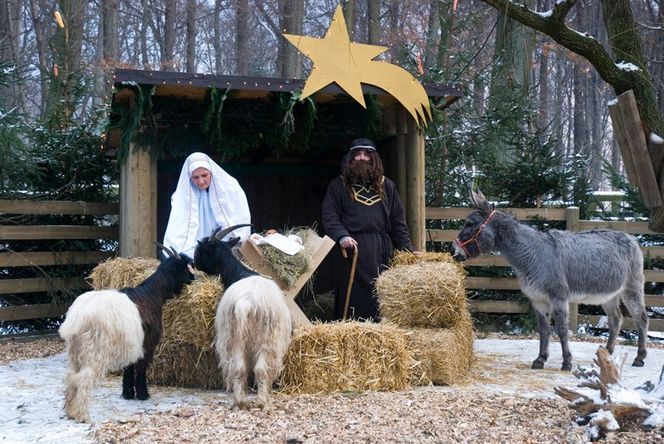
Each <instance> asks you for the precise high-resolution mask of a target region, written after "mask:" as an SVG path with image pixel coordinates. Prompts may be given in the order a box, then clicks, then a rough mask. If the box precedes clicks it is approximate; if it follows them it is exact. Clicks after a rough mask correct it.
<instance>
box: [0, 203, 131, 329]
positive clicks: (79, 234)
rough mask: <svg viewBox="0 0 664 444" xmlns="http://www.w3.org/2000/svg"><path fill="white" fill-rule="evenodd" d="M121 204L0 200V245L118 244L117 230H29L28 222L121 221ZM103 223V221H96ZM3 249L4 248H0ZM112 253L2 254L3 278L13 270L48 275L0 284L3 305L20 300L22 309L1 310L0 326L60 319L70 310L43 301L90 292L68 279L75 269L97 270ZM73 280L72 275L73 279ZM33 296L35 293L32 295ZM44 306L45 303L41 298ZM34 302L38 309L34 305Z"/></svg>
mask: <svg viewBox="0 0 664 444" xmlns="http://www.w3.org/2000/svg"><path fill="white" fill-rule="evenodd" d="M118 211H119V205H118V204H117V203H98V202H70V201H29V200H0V216H1V217H2V219H3V224H2V225H0V242H4V241H36V240H40V241H41V240H51V239H54V240H62V239H67V240H117V239H118V227H117V226H103V225H102V224H101V223H96V224H94V225H28V224H26V223H25V220H26V216H32V215H73V216H107V215H113V216H114V215H117V214H118ZM98 220H101V219H98ZM0 247H2V245H0ZM115 255H116V253H115V252H114V251H2V252H0V271H2V274H3V276H4V277H6V276H7V275H9V273H8V271H9V269H15V268H21V267H22V268H26V267H34V268H35V269H40V268H41V267H49V274H50V273H51V272H53V271H55V275H57V277H54V276H55V275H54V276H49V275H47V273H43V276H40V277H25V278H19V279H12V278H0V300H1V299H6V298H13V299H19V300H20V301H21V302H22V303H21V304H15V303H14V301H12V303H9V304H7V303H6V302H5V305H4V306H0V321H20V320H27V319H42V318H51V317H55V316H60V315H62V314H64V313H65V312H66V310H67V308H68V307H67V306H66V305H65V304H56V303H40V302H38V300H39V299H40V297H39V295H40V294H43V293H53V292H55V291H76V292H79V291H83V290H86V289H89V288H90V285H89V284H88V283H87V282H86V280H85V278H84V277H83V276H80V275H78V276H68V269H70V268H71V266H72V265H94V264H97V263H99V262H101V261H104V260H106V259H108V258H111V257H114V256H115ZM69 274H71V272H70V273H69ZM30 293H34V295H31V294H30ZM41 299H42V300H43V298H41ZM31 300H34V301H35V303H30V302H31Z"/></svg>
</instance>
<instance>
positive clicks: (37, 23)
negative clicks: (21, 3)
mask: <svg viewBox="0 0 664 444" xmlns="http://www.w3.org/2000/svg"><path fill="white" fill-rule="evenodd" d="M42 3H43V1H39V0H30V16H31V18H32V26H33V27H34V30H35V42H36V45H37V58H38V60H39V72H40V74H41V75H40V78H41V82H40V83H41V105H40V108H39V111H40V114H42V113H44V111H45V110H46V104H47V103H48V83H49V82H48V79H49V67H48V62H47V59H46V49H47V47H48V37H47V30H48V29H49V25H50V22H49V23H47V20H49V21H50V17H48V16H46V17H45V16H44V15H42V14H41V12H44V11H47V8H46V6H45V5H43V4H42Z"/></svg>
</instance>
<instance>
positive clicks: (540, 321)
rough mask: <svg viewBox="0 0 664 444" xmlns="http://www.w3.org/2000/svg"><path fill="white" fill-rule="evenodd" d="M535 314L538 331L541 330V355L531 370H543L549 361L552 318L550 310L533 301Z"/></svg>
mask: <svg viewBox="0 0 664 444" xmlns="http://www.w3.org/2000/svg"><path fill="white" fill-rule="evenodd" d="M531 304H532V305H533V308H534V309H535V314H536V315H537V329H538V330H539V340H540V342H539V355H538V356H537V359H535V360H534V361H533V365H532V366H531V367H530V368H533V369H542V368H544V363H545V362H546V360H547V359H549V337H550V336H551V318H550V317H549V313H548V309H549V307H546V306H544V305H542V304H536V303H535V302H534V301H531Z"/></svg>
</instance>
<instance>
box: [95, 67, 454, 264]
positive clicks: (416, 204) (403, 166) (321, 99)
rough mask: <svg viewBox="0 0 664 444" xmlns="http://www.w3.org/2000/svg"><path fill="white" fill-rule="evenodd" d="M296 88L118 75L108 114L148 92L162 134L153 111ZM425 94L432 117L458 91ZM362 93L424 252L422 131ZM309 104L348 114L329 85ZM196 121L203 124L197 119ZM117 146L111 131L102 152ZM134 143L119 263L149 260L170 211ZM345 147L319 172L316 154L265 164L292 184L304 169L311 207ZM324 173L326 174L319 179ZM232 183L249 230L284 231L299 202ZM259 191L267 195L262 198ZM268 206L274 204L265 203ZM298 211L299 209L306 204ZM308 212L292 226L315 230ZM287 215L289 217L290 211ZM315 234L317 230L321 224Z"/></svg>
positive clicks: (210, 78)
mask: <svg viewBox="0 0 664 444" xmlns="http://www.w3.org/2000/svg"><path fill="white" fill-rule="evenodd" d="M303 83H304V81H303V80H288V79H274V78H258V77H235V76H215V75H207V74H186V73H174V72H158V71H137V70H117V71H116V72H115V75H114V84H115V87H116V89H117V92H116V93H115V94H114V96H113V107H114V108H115V107H123V106H124V107H125V108H126V109H132V107H133V108H135V107H136V105H135V104H136V101H137V97H136V95H135V93H133V92H132V89H131V88H122V87H123V86H124V85H128V84H131V85H148V86H150V87H153V88H154V89H153V90H152V93H151V96H152V98H151V100H152V101H153V102H154V105H152V110H151V111H152V113H153V115H154V116H155V121H156V124H157V126H158V127H160V128H165V127H167V125H169V123H168V122H160V121H159V118H160V115H162V114H163V113H164V112H165V111H167V110H165V109H160V108H159V106H161V107H162V108H167V107H169V106H173V105H175V104H178V103H180V102H182V101H186V102H187V103H190V104H192V103H193V104H194V105H195V104H197V103H204V102H205V101H206V100H208V99H209V94H210V90H211V88H217V89H224V90H225V91H226V92H227V94H228V95H229V96H228V97H229V99H228V100H235V101H243V100H244V101H251V100H255V101H260V100H270V97H273V96H274V95H275V94H278V93H284V92H286V93H291V94H296V93H297V92H299V91H301V89H302V86H303ZM425 90H426V92H427V94H428V95H429V97H430V98H431V100H432V102H433V104H434V106H435V107H436V108H438V109H444V108H446V107H448V106H449V105H451V104H452V103H453V102H455V101H456V100H458V98H459V97H460V92H459V91H458V90H457V89H455V88H452V87H447V86H443V85H438V84H431V85H425ZM363 92H364V94H365V95H367V94H369V95H373V96H374V97H376V99H377V101H378V103H379V106H380V110H381V119H382V123H381V125H382V128H381V131H382V136H383V137H382V140H383V141H384V143H383V144H382V146H381V145H379V152H381V155H382V157H383V162H384V164H385V169H386V175H387V176H388V177H391V178H392V179H393V180H394V181H395V182H396V183H397V186H398V190H399V194H400V196H401V198H402V201H403V203H404V207H405V211H406V218H407V223H408V227H409V229H410V233H411V236H412V240H413V244H414V245H415V247H416V248H419V249H423V248H424V244H425V236H424V227H425V204H424V195H425V193H424V182H425V181H424V167H425V156H424V136H423V131H422V129H421V128H420V127H419V126H418V124H417V123H416V122H415V121H414V120H413V118H412V117H411V116H410V114H409V113H408V112H407V111H406V110H405V109H404V108H403V107H402V106H401V105H400V104H399V103H398V102H397V101H396V100H395V99H394V98H393V97H392V96H390V95H388V94H386V93H385V92H384V91H383V90H381V89H379V88H376V87H373V86H370V85H363ZM313 99H314V100H315V102H316V104H318V106H322V104H325V105H327V106H331V107H334V106H335V104H336V103H340V104H341V103H344V104H346V105H345V106H347V104H348V102H349V98H348V96H347V95H346V94H345V93H344V92H343V90H341V89H340V88H339V87H338V86H336V85H335V84H331V85H329V86H327V87H325V88H324V89H322V90H321V91H319V92H317V93H316V94H315V95H314V97H313ZM358 106H359V105H358ZM248 118H251V116H248ZM199 120H202V117H200V118H199ZM315 124H317V123H315ZM142 126H145V124H144V123H143V124H142ZM222 131H223V124H222ZM362 136H364V134H360V133H359V132H358V133H357V134H355V137H362ZM256 137H257V138H258V137H260V135H259V134H257V135H256ZM121 139H122V131H121V130H119V129H115V130H112V131H110V132H109V134H108V137H107V148H108V149H111V150H113V149H116V150H117V149H119V146H120V141H121ZM134 139H135V138H133V139H132V142H130V146H129V150H128V153H127V156H126V161H124V162H123V163H122V165H121V183H120V251H119V254H120V256H122V257H139V256H141V257H154V256H155V255H156V249H155V246H154V241H157V240H158V238H159V237H160V236H159V235H160V233H162V232H163V225H164V224H165V220H164V216H163V214H164V213H166V214H167V210H169V209H170V208H169V206H170V201H169V198H170V194H169V190H168V189H159V186H158V178H160V174H162V172H161V171H159V166H158V165H159V163H158V159H157V158H155V155H154V154H153V152H154V150H151V149H150V147H145V146H140V147H139V146H138V145H137V143H136V142H135V141H134ZM346 139H348V137H345V138H344V137H342V136H340V138H339V140H338V143H337V145H338V147H339V148H338V151H337V152H335V153H327V159H326V162H327V163H326V164H324V162H323V161H321V160H320V158H321V156H324V155H326V154H325V153H323V154H321V155H320V156H319V159H317V160H316V162H317V163H316V162H313V163H308V160H307V159H308V157H307V156H306V155H304V156H301V158H298V159H284V158H276V159H272V165H274V166H273V168H277V167H279V168H285V167H284V164H285V163H288V162H289V161H290V162H291V163H290V165H289V166H290V167H291V168H292V171H293V176H297V175H299V174H300V172H299V171H302V170H304V169H307V168H308V171H310V172H311V173H310V174H311V175H312V176H316V179H318V180H319V181H320V182H317V187H318V188H317V189H316V192H315V194H316V195H315V197H311V196H310V197H311V200H314V201H316V202H318V201H319V200H321V190H323V191H324V188H322V184H321V182H322V181H323V179H324V181H325V182H327V181H328V180H329V179H331V178H332V177H334V176H335V175H336V174H338V165H339V161H340V160H341V154H340V153H341V152H342V151H341V150H344V149H346V147H347V143H348V141H349V140H346ZM316 142H317V141H315V140H314V141H312V145H314V144H315V143H316ZM197 150H199V151H206V152H208V154H210V155H211V156H212V157H213V158H215V159H216V157H215V155H214V153H212V152H209V150H207V149H206V147H204V146H201V147H200V149H197ZM163 154H164V153H163V152H162V155H163ZM182 159H183V157H182V158H181V159H179V165H181V160H182ZM261 162H262V163H263V164H267V163H268V162H267V161H265V160H262V161H261ZM261 162H252V159H240V160H239V161H238V162H237V163H236V165H233V163H232V162H231V163H230V164H229V163H226V162H224V163H223V165H222V166H223V167H224V168H233V167H234V166H235V167H237V168H238V171H242V169H247V168H253V170H252V171H256V170H258V167H260V166H261V165H258V163H261ZM175 164H178V163H177V162H175V161H174V162H173V165H175ZM172 169H175V167H172ZM323 171H325V172H324V173H323ZM173 174H175V172H171V175H173ZM231 174H233V171H231ZM236 177H237V176H236ZM159 180H161V179H159ZM238 180H240V183H241V185H242V186H243V189H245V191H247V190H249V191H248V192H247V197H248V200H249V205H250V208H251V211H252V222H254V224H256V222H255V221H254V219H255V217H254V216H256V219H257V220H261V221H263V220H264V221H265V222H264V223H265V224H271V225H276V228H282V227H283V225H279V224H283V223H284V222H285V221H287V220H288V221H291V219H290V218H289V214H288V211H287V209H286V208H284V211H283V212H284V214H282V215H281V216H282V217H281V219H280V215H279V214H278V212H279V208H280V206H282V207H283V206H286V205H287V204H289V203H290V201H292V200H298V198H297V196H294V193H291V194H284V195H281V196H280V195H278V194H274V195H271V196H269V198H266V194H267V195H269V194H270V193H273V192H274V193H276V192H277V191H276V190H278V188H279V187H278V186H272V185H270V184H271V182H270V181H269V179H266V180H263V179H261V178H258V179H253V181H250V180H249V179H247V180H246V181H245V182H246V183H243V179H242V178H241V177H239V178H238ZM312 180H313V179H312ZM306 186H307V185H306V184H304V185H301V186H300V188H299V189H298V192H301V193H306V190H304V191H303V190H302V189H303V188H306ZM260 187H263V188H267V189H264V190H262V191H261V190H260ZM170 193H172V190H170ZM274 200H276V201H278V202H277V203H275V202H272V201H274ZM158 201H159V202H160V203H158ZM270 205H271V207H270V208H271V211H272V213H274V214H270V215H269V217H268V216H267V215H262V214H261V211H262V210H263V209H264V208H265V207H267V206H270ZM302 205H305V206H306V205H307V203H306V201H304V202H303V203H302ZM311 206H312V208H311V211H310V212H311V215H308V216H307V217H308V218H300V219H298V220H297V222H300V223H301V222H302V220H303V221H304V222H306V223H314V224H315V223H316V222H317V220H316V217H317V216H318V214H316V213H317V212H319V208H317V203H316V204H315V205H311ZM165 207H167V208H165ZM290 211H291V212H292V209H291V210H290ZM158 212H161V213H160V214H162V216H160V217H161V219H160V220H158V217H157V213H158ZM293 220H294V219H293ZM318 220H319V218H318ZM318 226H319V227H320V224H319V225H318ZM262 228H265V227H257V229H262Z"/></svg>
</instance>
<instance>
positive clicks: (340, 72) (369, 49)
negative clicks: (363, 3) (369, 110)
mask: <svg viewBox="0 0 664 444" xmlns="http://www.w3.org/2000/svg"><path fill="white" fill-rule="evenodd" d="M284 37H286V38H287V39H288V41H290V42H291V43H292V44H293V45H295V46H296V47H297V49H299V50H300V51H301V52H302V53H303V54H304V55H306V56H307V57H309V58H310V59H311V60H312V61H313V63H314V67H313V70H312V71H311V74H310V75H309V78H308V79H307V81H306V82H305V84H304V89H303V90H302V99H304V98H306V97H308V96H310V95H311V94H313V93H315V92H316V91H318V90H320V89H322V88H324V87H326V86H327V85H329V84H330V83H332V82H335V83H336V84H337V85H339V87H340V88H342V89H343V90H344V91H346V93H348V94H349V95H350V96H351V97H353V98H354V99H355V100H357V101H358V102H359V103H360V104H361V105H362V106H363V107H365V108H366V104H365V103H364V96H363V95H362V86H361V85H360V76H361V73H360V72H359V70H360V69H361V67H362V62H364V61H366V60H371V59H373V58H374V57H376V56H377V55H378V54H381V53H383V52H385V51H387V49H388V48H386V47H384V46H373V45H363V44H359V43H353V42H351V41H350V38H349V37H348V31H347V28H346V21H345V20H344V15H343V12H342V10H341V6H337V9H336V11H335V12H334V18H333V19H332V23H331V24H330V27H329V28H328V30H327V33H326V34H325V37H324V38H322V39H317V38H314V37H305V36H301V35H292V34H284Z"/></svg>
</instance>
